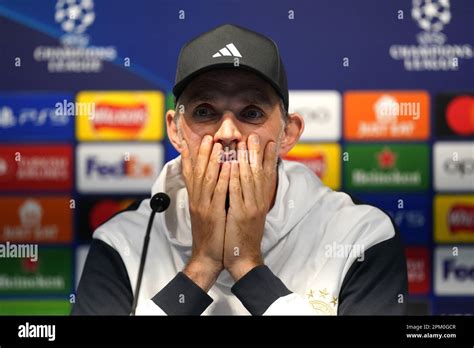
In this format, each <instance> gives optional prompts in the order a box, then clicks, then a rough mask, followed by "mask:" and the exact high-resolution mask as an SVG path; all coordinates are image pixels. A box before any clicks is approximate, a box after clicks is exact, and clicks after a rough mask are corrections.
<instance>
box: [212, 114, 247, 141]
mask: <svg viewBox="0 0 474 348" xmlns="http://www.w3.org/2000/svg"><path fill="white" fill-rule="evenodd" d="M241 139H242V134H241V133H240V130H239V127H238V123H237V120H236V118H235V115H234V114H233V113H232V112H230V111H228V112H225V113H224V115H223V116H222V119H221V123H220V126H219V129H218V130H217V132H216V134H215V135H214V141H216V142H220V143H221V144H222V145H224V146H230V145H231V144H232V143H235V144H237V143H238V142H239V141H240V140H241Z"/></svg>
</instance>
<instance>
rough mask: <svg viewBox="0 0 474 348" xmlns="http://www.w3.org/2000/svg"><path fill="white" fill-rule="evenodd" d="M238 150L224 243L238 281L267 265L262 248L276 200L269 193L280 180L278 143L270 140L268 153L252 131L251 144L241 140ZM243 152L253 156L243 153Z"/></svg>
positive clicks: (226, 261) (227, 264)
mask: <svg viewBox="0 0 474 348" xmlns="http://www.w3.org/2000/svg"><path fill="white" fill-rule="evenodd" d="M238 150H239V156H238V157H239V161H238V163H236V162H233V163H232V168H231V173H230V183H229V198H230V199H229V201H230V207H229V211H228V213H227V221H226V227H225V245H224V267H225V268H226V269H227V270H228V271H229V273H230V274H231V275H232V277H233V278H234V279H235V280H236V281H237V280H239V279H240V278H242V277H243V276H244V275H245V274H246V273H247V272H249V271H250V270H251V269H252V268H254V267H256V266H258V265H261V264H263V259H262V255H261V249H260V248H261V242H262V237H263V231H264V227H265V218H266V215H267V213H268V211H269V209H270V206H271V203H272V195H270V194H269V193H270V192H273V191H274V190H275V185H276V180H277V175H276V161H277V152H276V144H275V143H274V142H272V141H271V142H269V143H268V144H267V146H266V148H265V152H264V151H263V149H262V148H261V144H260V139H259V137H258V136H257V135H256V134H252V135H251V136H250V137H249V139H248V146H246V144H245V142H242V143H239V144H238ZM247 150H248V152H247ZM242 151H244V153H248V154H249V155H248V156H242V155H241V154H242Z"/></svg>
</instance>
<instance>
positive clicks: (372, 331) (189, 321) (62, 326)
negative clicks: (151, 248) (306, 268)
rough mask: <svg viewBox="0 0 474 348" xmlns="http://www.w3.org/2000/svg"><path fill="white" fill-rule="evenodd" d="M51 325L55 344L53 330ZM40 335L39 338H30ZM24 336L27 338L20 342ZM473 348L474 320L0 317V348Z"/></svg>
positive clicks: (405, 318)
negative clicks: (128, 347)
mask: <svg viewBox="0 0 474 348" xmlns="http://www.w3.org/2000/svg"><path fill="white" fill-rule="evenodd" d="M47 325H54V340H52V338H53V337H52V336H53V335H52V331H53V330H52V328H53V327H52V326H47ZM40 334H41V335H42V336H43V337H31V336H38V335H40ZM19 336H27V337H19ZM250 342H252V343H255V344H269V343H279V344H288V345H294V344H299V343H311V344H314V343H325V344H344V343H346V344H357V343H358V344H373V343H377V344H380V343H388V344H400V343H404V344H407V343H408V344H411V343H413V345H415V346H418V345H428V346H433V345H437V344H443V345H445V346H446V345H447V346H449V347H451V346H455V345H463V346H464V345H465V346H469V347H472V346H473V344H474V317H472V316H463V317H461V316H451V317H450V316H442V317H368V316H366V317H355V316H354V317H243V316H239V317H140V316H137V317H128V316H127V317H105V316H102V317H80V316H75V317H56V316H55V317H44V316H30V317H26V316H12V317H6V316H3V317H1V316H0V346H1V347H2V348H5V347H7V348H8V347H9V346H12V345H21V346H27V345H36V344H38V343H41V344H46V345H49V344H51V345H54V344H62V345H64V344H124V343H130V344H133V345H134V346H135V345H140V344H145V343H146V344H177V343H190V344H196V343H204V344H212V343H215V344H226V343H250Z"/></svg>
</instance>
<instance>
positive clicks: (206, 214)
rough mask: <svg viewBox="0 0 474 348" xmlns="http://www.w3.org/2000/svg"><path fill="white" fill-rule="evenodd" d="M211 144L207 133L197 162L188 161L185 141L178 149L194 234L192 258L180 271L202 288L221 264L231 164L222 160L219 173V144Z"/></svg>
mask: <svg viewBox="0 0 474 348" xmlns="http://www.w3.org/2000/svg"><path fill="white" fill-rule="evenodd" d="M212 143H213V139H212V137H211V136H210V135H206V136H204V138H203V140H202V142H201V146H200V148H199V152H198V156H197V159H196V163H191V158H190V152H189V148H188V146H187V144H186V142H185V141H184V140H183V151H182V152H181V157H182V172H183V176H184V179H185V183H186V188H187V191H188V195H189V211H190V215H191V226H192V235H193V246H192V255H191V259H190V260H189V262H188V264H187V265H186V267H185V269H184V270H183V272H184V273H185V274H186V275H187V276H188V277H189V278H190V279H191V280H193V281H194V282H195V283H196V284H197V285H199V286H200V287H201V288H202V289H203V290H205V291H208V290H209V289H210V288H211V287H212V285H213V284H214V283H215V281H216V279H217V277H218V276H219V273H220V272H221V271H222V269H223V267H224V266H223V260H222V259H223V245H224V231H225V221H226V211H225V199H226V194H227V188H228V185H229V176H230V163H224V164H223V166H222V169H221V171H220V173H219V166H220V164H219V153H220V152H221V150H222V145H221V144H219V143H215V144H214V146H213V145H212Z"/></svg>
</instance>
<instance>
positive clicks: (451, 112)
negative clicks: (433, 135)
mask: <svg viewBox="0 0 474 348" xmlns="http://www.w3.org/2000/svg"><path fill="white" fill-rule="evenodd" d="M446 122H447V123H448V126H449V127H450V128H451V129H452V130H453V131H454V132H456V133H458V134H460V135H474V97H472V96H459V97H456V98H454V99H453V100H452V101H451V102H450V103H449V105H448V107H447V108H446Z"/></svg>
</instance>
